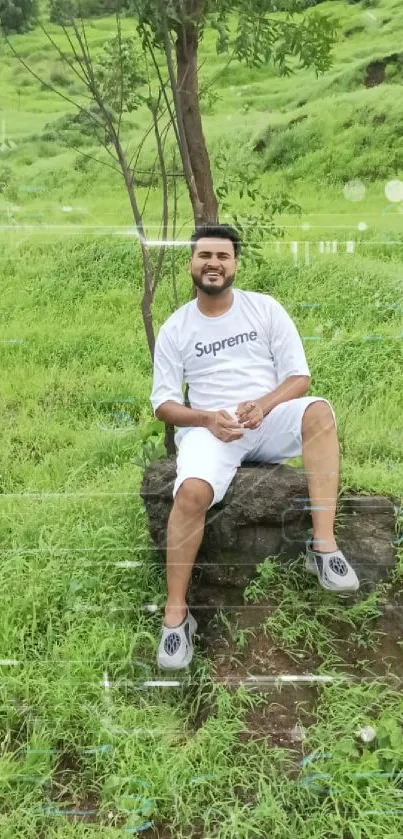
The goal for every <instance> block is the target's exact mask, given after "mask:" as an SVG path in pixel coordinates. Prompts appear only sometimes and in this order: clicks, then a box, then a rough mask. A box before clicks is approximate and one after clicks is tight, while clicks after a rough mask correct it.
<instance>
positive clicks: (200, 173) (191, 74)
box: [175, 22, 218, 222]
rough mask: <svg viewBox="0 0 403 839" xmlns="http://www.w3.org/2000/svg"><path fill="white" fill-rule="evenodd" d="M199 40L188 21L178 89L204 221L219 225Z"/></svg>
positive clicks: (180, 34) (181, 30)
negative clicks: (204, 111) (204, 117)
mask: <svg viewBox="0 0 403 839" xmlns="http://www.w3.org/2000/svg"><path fill="white" fill-rule="evenodd" d="M198 37H199V36H198V31H197V26H196V24H195V23H190V22H187V23H186V24H183V25H182V26H181V27H178V29H177V39H176V42H175V49H176V62H177V90H178V96H179V102H180V108H181V112H182V118H183V125H184V129H185V135H186V143H187V147H188V150H189V157H190V162H191V166H192V171H193V175H194V179H195V182H196V187H197V192H198V195H199V198H200V201H201V203H202V204H203V219H202V220H203V222H217V221H218V202H217V198H216V196H215V192H214V187H213V178H212V175H211V168H210V159H209V155H208V151H207V147H206V143H205V139H204V134H203V127H202V120H201V114H200V106H199V84H198V76H197V49H198Z"/></svg>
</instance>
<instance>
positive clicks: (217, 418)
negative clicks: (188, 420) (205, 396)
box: [207, 399, 264, 443]
mask: <svg viewBox="0 0 403 839" xmlns="http://www.w3.org/2000/svg"><path fill="white" fill-rule="evenodd" d="M235 415H236V417H237V420H234V418H233V417H232V416H231V414H229V413H228V411H226V410H225V409H222V410H221V411H216V412H215V413H214V414H213V415H212V418H211V421H210V422H209V424H208V426H207V427H208V429H209V431H211V433H212V434H214V436H215V437H218V439H219V440H223V441H224V442H225V443H230V442H231V441H232V440H239V438H240V437H242V436H243V432H244V429H245V428H251V429H255V428H259V426H260V425H261V424H262V422H263V417H264V414H263V408H262V407H261V405H260V402H259V400H258V399H257V400H255V401H253V400H250V401H247V402H240V403H239V405H238V407H237V409H236V411H235Z"/></svg>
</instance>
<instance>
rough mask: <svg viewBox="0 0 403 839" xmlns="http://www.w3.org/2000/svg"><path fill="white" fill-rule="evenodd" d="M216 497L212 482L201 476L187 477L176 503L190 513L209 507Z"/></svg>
mask: <svg viewBox="0 0 403 839" xmlns="http://www.w3.org/2000/svg"><path fill="white" fill-rule="evenodd" d="M213 498H214V491H213V487H212V486H211V484H209V483H208V482H207V481H203V480H202V479H201V478H186V480H185V481H183V483H182V484H181V485H180V487H179V489H178V492H177V493H176V496H175V505H176V506H177V507H180V508H181V509H182V510H184V511H186V512H188V513H199V512H201V511H203V510H204V511H205V510H207V509H208V508H209V506H210V504H211V502H212V500H213Z"/></svg>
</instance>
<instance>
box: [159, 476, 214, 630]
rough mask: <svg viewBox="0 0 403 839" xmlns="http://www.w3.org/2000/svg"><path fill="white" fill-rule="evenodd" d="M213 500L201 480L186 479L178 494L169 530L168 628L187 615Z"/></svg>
mask: <svg viewBox="0 0 403 839" xmlns="http://www.w3.org/2000/svg"><path fill="white" fill-rule="evenodd" d="M213 497H214V493H213V488H212V486H211V485H210V484H208V483H207V481H203V480H200V479H199V478H187V479H186V480H185V481H184V482H183V483H182V484H181V486H180V487H179V489H178V492H177V493H176V496H175V501H174V505H173V507H172V510H171V514H170V516H169V520H168V531H167V589H168V599H167V603H166V606H165V619H164V624H165V626H178V625H179V624H180V623H181V622H182V620H183V618H184V617H185V615H186V609H187V605H186V596H187V590H188V585H189V581H190V577H191V574H192V568H193V565H194V562H195V559H196V556H197V552H198V550H199V547H200V544H201V541H202V538H203V533H204V524H205V518H206V512H207V510H208V508H209V506H210V504H211V502H212V500H213Z"/></svg>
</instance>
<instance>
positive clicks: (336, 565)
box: [305, 537, 360, 594]
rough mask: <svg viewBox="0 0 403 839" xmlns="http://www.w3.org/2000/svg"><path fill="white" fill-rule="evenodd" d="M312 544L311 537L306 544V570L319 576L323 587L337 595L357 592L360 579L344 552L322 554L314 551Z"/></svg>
mask: <svg viewBox="0 0 403 839" xmlns="http://www.w3.org/2000/svg"><path fill="white" fill-rule="evenodd" d="M312 544H313V538H312V537H311V539H309V541H308V542H307V543H306V559H305V568H306V570H307V571H310V573H311V574H316V575H317V577H318V580H319V582H320V584H321V586H322V587H323V588H325V589H326V590H327V591H335V592H336V593H337V594H345V593H346V594H347V593H348V592H352V591H357V590H358V588H359V586H360V583H359V581H358V577H357V575H356V573H355V571H354V568H352V567H351V565H350V563H349V562H347V560H346V557H345V556H344V554H343V553H342V551H340V550H337V551H331V552H329V553H321V551H316V550H314V549H313V548H312Z"/></svg>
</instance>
